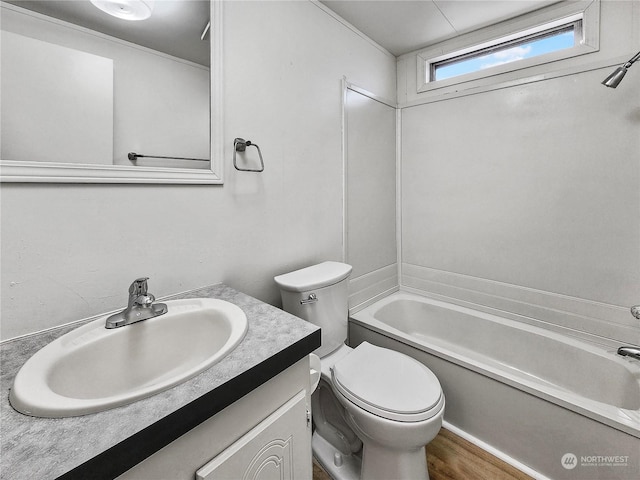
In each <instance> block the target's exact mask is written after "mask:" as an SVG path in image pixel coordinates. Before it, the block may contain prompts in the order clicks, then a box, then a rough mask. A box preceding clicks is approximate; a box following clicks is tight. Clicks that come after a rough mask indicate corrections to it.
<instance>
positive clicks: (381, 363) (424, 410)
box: [332, 342, 444, 422]
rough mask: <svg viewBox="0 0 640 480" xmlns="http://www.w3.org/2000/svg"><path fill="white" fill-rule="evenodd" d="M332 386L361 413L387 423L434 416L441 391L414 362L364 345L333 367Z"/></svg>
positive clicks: (421, 366) (384, 350)
mask: <svg viewBox="0 0 640 480" xmlns="http://www.w3.org/2000/svg"><path fill="white" fill-rule="evenodd" d="M332 378H333V384H334V386H335V387H336V388H337V390H338V391H339V392H340V393H342V394H343V395H344V396H345V397H346V398H347V399H349V400H350V401H351V402H353V403H355V404H356V405H358V406H359V407H361V408H363V409H364V410H366V411H368V412H370V413H373V414H375V415H378V416H381V417H384V418H388V419H390V420H397V421H405V422H418V421H421V420H426V419H428V418H431V417H433V416H434V415H436V414H437V413H438V412H439V411H440V409H441V405H442V403H443V400H444V399H443V395H442V388H441V387H440V382H439V381H438V379H437V377H436V376H435V375H434V374H433V372H432V371H431V370H429V369H428V368H427V367H425V366H424V365H423V364H422V363H420V362H418V361H417V360H415V359H413V358H411V357H409V356H407V355H404V354H402V353H399V352H396V351H393V350H389V349H387V348H381V347H376V346H374V345H371V344H370V343H368V342H363V343H361V344H360V345H358V347H356V348H355V349H354V350H353V351H352V352H351V353H350V354H349V355H347V356H346V357H344V358H343V359H341V360H339V361H338V362H336V364H335V365H334V366H333V368H332Z"/></svg>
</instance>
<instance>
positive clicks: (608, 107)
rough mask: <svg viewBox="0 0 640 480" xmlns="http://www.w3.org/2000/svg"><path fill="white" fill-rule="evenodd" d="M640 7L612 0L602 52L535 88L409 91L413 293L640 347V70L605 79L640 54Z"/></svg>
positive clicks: (407, 228)
mask: <svg viewBox="0 0 640 480" xmlns="http://www.w3.org/2000/svg"><path fill="white" fill-rule="evenodd" d="M638 10H639V9H638V4H637V2H635V4H634V3H633V2H603V4H602V9H601V30H600V32H601V37H600V52H598V53H594V54H590V55H588V56H586V57H585V58H581V59H576V60H570V61H565V62H561V63H559V64H558V65H551V66H547V67H544V70H545V71H544V72H543V74H542V75H539V76H538V77H537V80H538V81H534V82H531V83H525V84H518V83H519V82H514V83H512V84H504V85H503V86H502V87H501V88H498V89H496V90H490V91H485V92H484V93H475V94H470V95H466V96H457V97H456V96H455V95H453V97H454V98H440V99H438V100H440V101H430V102H429V103H424V104H421V103H420V95H419V94H416V93H415V91H414V92H413V93H412V92H411V91H407V90H404V91H401V92H400V93H399V97H401V98H404V99H405V100H410V101H412V102H413V104H412V105H413V106H406V108H404V109H403V110H402V211H403V213H402V262H403V264H402V283H403V284H404V285H406V286H411V287H414V288H418V289H422V290H425V291H428V292H432V293H435V294H440V295H445V296H448V297H451V298H453V299H455V300H456V301H458V302H472V303H474V304H479V305H481V306H482V307H483V308H496V309H499V310H504V311H507V312H510V313H512V314H514V315H523V316H525V318H524V320H525V321H529V322H530V323H535V321H534V320H532V319H534V318H535V319H537V320H540V321H542V322H548V324H552V325H556V326H558V327H559V328H561V329H570V331H578V332H580V334H582V335H585V334H586V335H588V336H591V337H590V338H592V339H594V340H597V341H603V342H605V340H603V339H602V338H598V337H603V338H609V339H617V340H619V341H622V342H631V343H636V344H639V343H640V325H639V323H638V321H637V320H636V319H634V318H633V317H632V316H631V315H630V313H629V310H628V308H629V307H630V306H631V305H634V304H637V303H640V223H639V222H638V219H640V190H639V189H638V185H639V184H640V135H639V134H638V132H639V131H640V114H639V112H640V81H639V80H638V79H639V78H640V75H639V73H640V72H634V71H633V70H630V72H629V74H628V77H627V78H625V81H624V82H623V83H622V84H621V85H620V86H619V87H618V88H617V89H616V90H612V89H607V88H605V87H604V86H602V85H600V82H601V81H602V79H604V77H605V76H606V75H607V74H608V73H609V72H610V71H612V70H613V68H612V67H611V66H610V65H612V64H615V63H616V62H617V61H618V60H617V59H618V58H619V57H623V58H628V57H631V56H632V55H633V53H635V52H636V51H637V50H638V48H640V42H639V41H638V39H640V32H639V31H638V29H639V28H640V21H639V20H640V15H639V11H638ZM587 57H589V58H587ZM589 63H590V64H591V66H588V64H589ZM409 65H414V66H415V58H414V62H413V63H412V62H411V61H410V59H409V58H408V57H405V58H403V59H400V62H399V68H403V66H404V68H405V72H404V74H405V75H407V71H406V69H408V68H409ZM585 65H586V66H585ZM579 66H580V67H579ZM572 68H573V70H572ZM562 69H564V71H563V70H562ZM540 71H541V70H538V72H540ZM558 72H559V73H560V74H559V75H555V74H556V73H558ZM549 73H554V74H553V75H545V74H549ZM409 76H410V75H409ZM545 76H546V77H547V78H546V79H544V78H545ZM399 77H401V75H399ZM402 88H404V85H402ZM402 88H401V89H400V90H402ZM527 317H529V318H527ZM517 318H520V319H523V318H522V317H517ZM605 343H606V342H605Z"/></svg>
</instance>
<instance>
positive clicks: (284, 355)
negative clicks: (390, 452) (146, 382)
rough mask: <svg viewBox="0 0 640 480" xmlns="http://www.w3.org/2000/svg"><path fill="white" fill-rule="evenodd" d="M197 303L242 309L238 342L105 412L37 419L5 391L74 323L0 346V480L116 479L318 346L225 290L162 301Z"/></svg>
mask: <svg viewBox="0 0 640 480" xmlns="http://www.w3.org/2000/svg"><path fill="white" fill-rule="evenodd" d="M198 297H208V298H217V299H222V300H226V301H229V302H231V303H234V304H236V305H238V306H239V307H240V308H242V310H243V311H244V312H245V314H246V315H247V319H248V321H249V330H248V331H247V334H246V336H245V338H244V339H243V341H242V342H241V343H240V344H239V345H238V347H236V349H235V350H233V351H232V352H231V353H230V354H229V355H228V356H227V357H225V358H224V359H223V360H222V361H220V362H219V363H217V364H216V365H214V366H213V367H211V368H209V369H208V370H206V371H205V372H203V373H201V374H200V375H198V376H196V377H194V378H192V379H190V380H188V381H186V382H184V383H182V384H180V385H178V386H176V387H174V388H171V389H169V390H167V391H164V392H160V393H158V394H156V395H153V396H152V397H149V398H146V399H143V400H139V401H137V402H135V403H133V404H130V405H126V406H123V407H119V408H115V409H111V410H107V411H105V412H100V413H96V414H91V415H85V416H80V417H70V418H62V419H50V418H36V417H29V416H26V415H22V414H20V413H18V412H16V411H15V410H13V408H12V407H11V406H10V404H9V400H8V396H9V395H8V392H9V388H10V387H11V385H12V383H13V378H14V377H15V375H16V373H17V372H18V370H19V369H20V367H21V366H22V365H23V364H24V362H26V361H27V360H28V359H29V358H30V357H31V355H33V354H34V353H35V352H36V351H37V350H38V349H40V348H42V347H43V346H44V345H46V344H47V343H49V342H51V341H53V340H54V339H55V338H58V337H59V336H61V335H64V334H65V333H67V332H68V331H70V330H72V329H74V328H77V327H78V326H79V325H78V324H74V325H73V326H64V327H60V328H57V329H55V330H50V331H46V332H43V333H40V334H34V335H30V336H26V337H21V338H17V339H13V340H8V341H6V342H4V343H2V344H0V355H1V362H2V372H1V379H0V380H1V381H0V388H1V389H2V390H1V392H2V393H1V398H0V410H1V418H0V420H1V425H0V433H1V437H2V444H1V449H2V458H1V463H0V478H1V479H16V480H17V479H22V478H42V479H47V478H64V479H73V478H77V479H86V478H105V479H106V478H114V477H116V476H118V475H120V474H122V473H123V472H125V471H126V470H128V469H129V468H131V467H132V466H134V465H136V464H138V463H140V462H141V461H142V460H144V459H145V458H147V457H149V456H150V455H152V454H153V453H155V452H156V451H158V450H160V449H161V448H163V447H164V446H166V445H168V444H169V443H171V442H172V441H173V440H175V439H177V438H178V437H180V436H181V435H183V434H184V433H186V432H187V431H189V430H191V429H192V428H193V427H195V426H197V425H199V424H200V423H202V422H203V421H205V420H207V419H208V418H210V417H212V416H213V415H215V414H216V413H218V412H220V411H221V410H223V409H224V408H225V407H227V406H229V405H230V404H232V403H233V402H235V401H236V400H238V399H240V398H241V397H242V396H244V395H245V394H247V393H249V392H251V391H252V390H254V389H255V388H257V387H258V386H260V385H262V384H263V383H265V382H266V381H268V380H269V379H271V378H273V377H274V376H275V375H277V374H278V373H280V372H282V371H283V370H285V369H286V368H288V367H289V366H291V365H293V364H294V363H296V362H297V361H298V360H300V359H302V358H304V356H305V355H307V354H309V353H310V352H312V351H313V350H315V349H316V348H317V347H319V346H320V329H319V328H318V327H315V326H314V325H312V324H310V323H308V322H304V321H302V320H300V319H298V318H296V317H294V316H292V315H290V314H288V313H286V312H283V311H282V310H279V309H277V308H275V307H273V306H271V305H268V304H265V303H263V302H260V301H259V300H256V299H254V298H252V297H250V296H248V295H245V294H243V293H240V292H238V291H236V290H234V289H233V288H231V287H228V286H226V285H223V284H219V285H213V286H209V287H204V288H201V289H198V290H193V291H190V292H187V293H183V294H179V295H174V296H172V297H168V298H165V299H163V300H168V299H177V298H198ZM95 318H97V317H93V318H91V319H87V321H90V320H93V319H95Z"/></svg>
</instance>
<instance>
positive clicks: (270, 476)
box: [196, 391, 311, 480]
mask: <svg viewBox="0 0 640 480" xmlns="http://www.w3.org/2000/svg"><path fill="white" fill-rule="evenodd" d="M310 434H311V431H310V427H309V426H308V425H307V406H306V395H305V392H304V391H301V392H299V393H298V394H297V395H296V396H294V397H293V398H292V399H291V400H289V401H288V402H287V403H285V404H284V405H282V406H281V407H280V408H278V410H276V411H275V412H274V413H272V414H271V415H269V416H268V417H267V418H266V419H264V420H263V421H262V422H261V423H260V424H259V425H257V426H256V427H254V428H253V429H252V430H250V431H249V432H248V433H246V434H245V435H244V436H243V437H241V438H240V439H239V440H238V441H236V442H235V443H233V444H232V445H231V446H229V447H228V448H227V449H226V450H224V451H223V452H222V453H220V455H218V456H217V457H215V458H214V459H213V460H211V461H210V462H209V463H207V464H206V465H204V466H203V467H202V468H200V469H199V470H198V471H197V472H196V480H227V479H228V480H239V479H242V480H293V479H294V478H295V479H298V480H299V479H304V478H311V450H310V448H309V445H310V439H309V438H308V437H309V436H310Z"/></svg>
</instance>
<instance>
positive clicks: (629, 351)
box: [618, 347, 640, 360]
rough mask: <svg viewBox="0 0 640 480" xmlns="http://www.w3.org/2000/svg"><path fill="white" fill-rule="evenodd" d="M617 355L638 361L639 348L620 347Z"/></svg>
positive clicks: (639, 355)
mask: <svg viewBox="0 0 640 480" xmlns="http://www.w3.org/2000/svg"><path fill="white" fill-rule="evenodd" d="M618 355H622V356H623V357H631V358H635V359H636V360H640V348H638V347H620V348H619V349H618Z"/></svg>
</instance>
